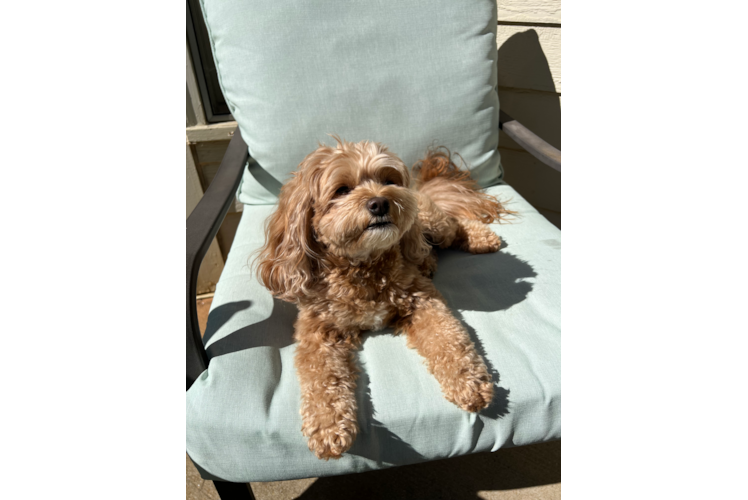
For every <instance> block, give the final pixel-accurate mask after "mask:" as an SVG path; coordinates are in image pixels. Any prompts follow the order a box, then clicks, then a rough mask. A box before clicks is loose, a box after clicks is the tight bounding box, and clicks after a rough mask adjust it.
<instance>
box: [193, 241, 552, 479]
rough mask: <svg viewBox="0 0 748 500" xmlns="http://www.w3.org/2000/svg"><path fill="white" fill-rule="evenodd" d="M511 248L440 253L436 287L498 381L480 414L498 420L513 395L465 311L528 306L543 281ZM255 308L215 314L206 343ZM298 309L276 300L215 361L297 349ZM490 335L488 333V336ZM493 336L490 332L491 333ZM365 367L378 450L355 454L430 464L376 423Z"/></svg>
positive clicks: (361, 386)
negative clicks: (259, 351) (526, 302)
mask: <svg viewBox="0 0 748 500" xmlns="http://www.w3.org/2000/svg"><path fill="white" fill-rule="evenodd" d="M506 248H507V244H506V243H505V242H502V246H501V250H500V251H499V252H496V253H491V254H480V255H473V254H469V253H465V252H461V251H457V250H439V252H438V254H439V263H438V269H437V271H436V274H435V276H434V284H435V285H436V287H437V288H438V289H439V291H440V292H441V293H442V295H443V296H444V298H445V300H446V302H447V304H448V305H449V307H450V308H451V309H452V311H453V313H454V314H455V316H456V317H457V318H458V319H460V321H462V323H463V324H464V325H465V327H466V329H467V331H468V333H469V335H470V338H471V339H472V341H473V343H474V344H475V347H476V349H477V350H478V352H479V353H480V354H481V356H482V357H483V359H484V360H485V361H486V365H487V367H488V369H489V371H490V373H491V374H492V377H493V381H494V398H493V401H492V403H491V405H490V406H489V407H488V408H485V409H484V410H483V411H481V412H480V415H481V416H482V417H485V418H489V419H498V418H501V417H503V416H505V415H507V414H508V413H509V390H507V389H505V388H503V387H501V386H500V385H499V383H500V374H499V372H498V371H497V369H496V367H494V366H493V365H492V364H491V361H490V359H489V358H488V357H487V356H486V351H485V348H484V346H483V343H482V342H481V339H480V336H479V335H478V333H477V332H476V330H475V329H474V328H473V327H472V326H471V325H470V324H469V323H467V322H466V321H465V319H464V317H463V315H462V313H461V312H460V311H480V312H495V311H501V310H505V309H509V308H510V307H512V306H514V305H516V304H518V303H520V302H522V301H523V300H524V299H525V298H526V297H527V295H528V294H529V293H530V292H531V291H532V286H533V285H532V282H531V281H528V280H531V279H532V278H535V277H536V276H537V273H536V272H535V271H534V270H533V268H532V266H530V265H529V264H528V263H527V262H524V261H522V260H521V259H519V258H517V257H515V256H514V255H512V254H511V253H508V252H506V251H505V249H506ZM251 307H252V302H250V301H241V302H230V303H227V304H223V305H221V306H219V307H216V308H215V309H214V310H213V311H211V313H210V316H209V318H208V325H207V329H206V334H205V337H204V342H208V341H209V340H210V337H212V336H213V335H214V334H215V332H216V331H217V330H219V328H220V327H221V326H222V324H224V323H225V322H226V321H228V320H229V319H230V318H232V317H233V316H234V315H235V314H240V313H241V312H242V311H244V310H247V309H249V308H251ZM297 312H298V310H297V308H296V306H294V305H293V304H289V303H287V302H283V301H281V300H278V299H274V300H273V311H272V313H271V315H270V316H269V317H268V318H267V319H265V320H263V321H261V322H259V323H255V324H252V325H249V326H246V327H243V328H241V329H239V330H237V331H235V332H233V333H231V334H230V335H227V336H226V337H224V338H221V339H219V340H217V341H216V342H213V343H212V344H211V345H210V346H209V347H208V348H207V352H208V356H209V357H210V358H213V357H216V356H221V355H223V354H228V353H232V352H237V351H241V350H245V349H252V348H255V347H260V346H266V347H267V346H269V347H275V348H277V349H282V348H284V347H288V346H290V345H292V344H293V324H294V321H295V320H296V316H297ZM485 334H487V333H483V335H485ZM488 334H490V332H489V333H488ZM378 335H392V330H391V329H386V330H383V331H381V332H373V333H368V334H366V335H365V336H364V342H366V338H368V337H373V336H378ZM365 368H366V367H363V369H362V370H361V373H360V375H359V379H358V384H357V386H358V389H357V391H358V396H357V399H358V400H359V420H360V422H359V423H360V425H361V432H362V433H363V432H368V433H371V434H372V439H371V440H370V442H371V443H372V446H375V447H377V448H378V449H367V450H363V449H360V450H359V449H358V447H357V446H356V444H355V443H354V445H353V447H352V448H351V450H350V452H351V453H353V454H358V455H362V456H367V457H368V458H372V459H375V460H377V461H384V462H387V463H394V464H398V463H403V464H404V463H414V462H419V461H422V460H423V459H424V457H422V456H421V455H420V454H419V453H418V452H417V451H416V450H415V449H413V448H412V447H411V446H410V445H409V444H408V443H405V442H404V441H402V439H400V438H399V437H398V436H397V435H396V434H394V433H393V432H391V431H390V430H388V429H387V428H386V427H385V426H384V425H383V424H382V423H381V422H379V421H378V420H377V419H376V418H375V415H376V411H375V408H374V404H373V401H372V398H371V389H370V387H369V376H368V374H367V372H366V369H365ZM482 427H483V422H482V421H481V419H477V420H476V424H475V429H474V439H473V441H474V444H475V443H477V437H478V435H479V434H480V431H481V430H482Z"/></svg>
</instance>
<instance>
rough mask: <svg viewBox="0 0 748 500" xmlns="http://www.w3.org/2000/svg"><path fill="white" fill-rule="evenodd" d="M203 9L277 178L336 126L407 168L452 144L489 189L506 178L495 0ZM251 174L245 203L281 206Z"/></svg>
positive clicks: (343, 0) (233, 96) (220, 63)
mask: <svg viewBox="0 0 748 500" xmlns="http://www.w3.org/2000/svg"><path fill="white" fill-rule="evenodd" d="M201 5H202V9H203V15H204V19H205V21H206V24H207V27H208V32H209V35H210V40H211V45H212V49H213V55H214V59H215V62H216V68H217V71H218V76H219V81H220V84H221V89H222V90H223V94H224V97H225V98H226V102H227V103H228V106H229V108H230V110H231V113H232V114H233V116H234V118H235V119H236V121H237V122H238V125H239V128H240V130H241V134H242V137H243V138H244V140H245V141H246V143H247V145H248V147H249V152H250V155H251V156H252V157H253V158H254V159H255V160H256V161H257V165H258V166H259V167H260V168H262V169H264V170H265V171H266V172H267V173H269V174H270V175H271V176H272V177H274V178H275V179H276V180H277V181H279V182H281V183H283V182H285V181H286V180H287V179H288V176H289V174H290V173H291V172H292V171H294V170H295V169H296V167H297V166H298V164H299V163H300V162H301V160H302V159H303V158H304V157H305V156H306V155H307V154H309V152H310V151H313V150H314V149H315V148H316V147H317V144H318V142H321V143H325V144H330V145H334V144H335V142H334V140H333V139H332V138H331V137H330V136H329V135H328V134H338V135H339V136H340V137H341V138H343V139H346V140H348V141H352V142H357V141H360V140H372V141H375V142H382V143H384V144H387V145H388V146H389V147H390V149H391V150H392V151H394V152H395V153H397V154H398V155H400V157H401V158H402V159H403V161H404V162H405V163H406V164H407V165H412V164H413V163H414V162H415V161H417V160H418V159H419V158H420V157H421V155H423V153H424V150H425V148H426V147H428V146H429V145H431V144H434V145H443V146H447V147H448V148H449V149H451V150H452V151H457V152H459V153H460V155H461V156H462V157H463V158H464V160H465V162H466V164H467V166H468V167H469V168H470V169H472V171H473V174H472V175H473V178H474V179H476V180H477V181H478V182H479V183H480V184H481V185H482V186H484V187H485V186H489V185H492V184H496V183H497V182H498V181H499V179H500V178H501V168H500V161H499V152H498V150H497V149H496V148H497V146H498V141H499V129H498V123H499V121H498V120H499V98H498V94H497V90H496V82H497V77H496V58H497V50H496V28H497V23H496V19H497V14H496V3H495V1H494V0H462V1H459V2H456V1H454V0H433V1H429V2H423V1H418V2H414V1H408V2H403V1H402V0H379V1H377V2H372V1H370V0H305V1H303V2H299V1H292V0H257V1H252V2H238V1H226V0H201ZM250 172H251V170H248V171H246V172H245V175H244V178H243V181H242V184H241V187H240V190H239V193H238V194H239V200H240V201H241V202H243V203H254V204H259V203H275V201H277V200H276V197H275V195H274V194H272V193H271V192H268V190H267V189H266V188H264V187H263V178H264V176H254V175H252V174H251V173H250ZM258 180H259V182H258ZM264 185H266V186H267V183H264Z"/></svg>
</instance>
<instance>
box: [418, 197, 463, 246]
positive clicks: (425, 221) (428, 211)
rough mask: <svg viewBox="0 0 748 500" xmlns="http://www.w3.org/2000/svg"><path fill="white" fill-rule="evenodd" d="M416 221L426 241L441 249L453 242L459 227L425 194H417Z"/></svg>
mask: <svg viewBox="0 0 748 500" xmlns="http://www.w3.org/2000/svg"><path fill="white" fill-rule="evenodd" d="M416 196H417V197H418V220H419V221H420V222H421V225H422V226H423V232H424V234H425V235H426V238H427V239H428V241H429V242H430V243H431V244H432V245H434V246H438V247H441V248H449V247H450V246H451V245H452V243H453V242H454V239H455V237H456V236H457V232H458V230H459V226H458V224H457V220H455V219H454V217H450V216H449V215H447V214H446V213H444V211H443V210H442V209H441V208H439V207H438V206H437V205H436V203H434V201H433V200H432V199H431V198H430V197H429V196H428V195H426V194H423V193H417V195H416Z"/></svg>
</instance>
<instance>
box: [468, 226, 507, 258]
mask: <svg viewBox="0 0 748 500" xmlns="http://www.w3.org/2000/svg"><path fill="white" fill-rule="evenodd" d="M460 225H461V226H462V232H463V238H462V240H463V241H462V244H461V245H460V248H461V249H462V250H464V251H466V252H470V253H493V252H497V251H498V250H499V247H501V238H499V237H498V236H497V235H496V233H494V232H493V231H492V230H491V228H490V227H488V226H487V225H485V224H483V223H482V222H480V221H477V220H462V221H460Z"/></svg>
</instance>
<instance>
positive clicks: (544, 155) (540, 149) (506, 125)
mask: <svg viewBox="0 0 748 500" xmlns="http://www.w3.org/2000/svg"><path fill="white" fill-rule="evenodd" d="M499 129H500V130H503V131H504V132H505V133H506V135H508V136H509V137H511V138H512V139H514V140H515V141H516V142H517V144H519V145H520V146H522V147H523V148H525V150H527V152H528V153H530V154H531V155H533V156H534V157H535V158H537V159H538V160H540V161H542V162H543V163H545V164H546V165H548V166H549V167H551V168H554V169H556V170H558V171H559V172H560V171H561V151H559V150H558V149H556V148H554V147H553V146H551V145H550V144H548V143H547V142H545V141H544V140H543V139H541V138H540V137H538V136H537V135H535V134H533V133H532V132H531V131H530V130H528V129H527V128H526V127H525V126H524V125H522V124H521V123H520V122H518V121H517V120H515V119H514V118H512V117H511V116H509V115H508V114H506V113H504V112H503V111H499Z"/></svg>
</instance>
